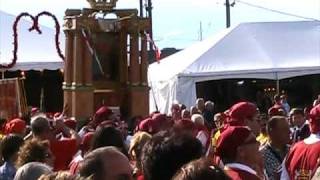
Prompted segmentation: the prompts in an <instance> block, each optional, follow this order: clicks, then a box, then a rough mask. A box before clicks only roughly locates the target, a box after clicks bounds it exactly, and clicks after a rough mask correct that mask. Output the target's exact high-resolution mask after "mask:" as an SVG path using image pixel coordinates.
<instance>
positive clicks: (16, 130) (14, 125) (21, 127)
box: [5, 118, 26, 137]
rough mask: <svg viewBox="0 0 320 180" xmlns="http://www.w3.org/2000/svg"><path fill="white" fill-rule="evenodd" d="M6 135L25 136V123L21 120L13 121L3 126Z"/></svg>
mask: <svg viewBox="0 0 320 180" xmlns="http://www.w3.org/2000/svg"><path fill="white" fill-rule="evenodd" d="M5 132H6V134H17V135H19V136H21V137H24V136H25V134H26V122H25V121H24V120H22V119H18V118H17V119H13V120H11V121H9V122H8V123H7V124H6V126H5Z"/></svg>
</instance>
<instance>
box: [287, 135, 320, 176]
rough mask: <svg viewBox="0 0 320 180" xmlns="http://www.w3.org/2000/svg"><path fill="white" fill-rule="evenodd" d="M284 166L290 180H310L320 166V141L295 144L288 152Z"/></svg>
mask: <svg viewBox="0 0 320 180" xmlns="http://www.w3.org/2000/svg"><path fill="white" fill-rule="evenodd" d="M285 165H286V170H287V172H288V175H289V176H290V179H292V180H294V179H311V178H312V176H313V175H314V173H315V171H316V169H317V168H318V167H319V166H320V141H318V142H316V143H313V144H306V143H305V142H304V141H300V142H298V143H296V144H295V145H294V146H293V147H292V148H291V150H290V151H289V153H288V156H287V158H286V162H285Z"/></svg>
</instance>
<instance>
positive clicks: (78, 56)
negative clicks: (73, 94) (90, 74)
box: [72, 31, 84, 87]
mask: <svg viewBox="0 0 320 180" xmlns="http://www.w3.org/2000/svg"><path fill="white" fill-rule="evenodd" d="M83 45H84V41H83V38H82V36H81V32H80V31H76V32H75V39H74V51H73V52H74V54H73V57H74V63H73V82H72V86H73V87H79V86H82V85H83V73H80V71H81V70H82V66H83Z"/></svg>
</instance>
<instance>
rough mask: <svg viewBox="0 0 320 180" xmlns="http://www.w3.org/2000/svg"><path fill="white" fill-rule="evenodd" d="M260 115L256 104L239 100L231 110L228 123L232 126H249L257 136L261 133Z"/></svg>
mask: <svg viewBox="0 0 320 180" xmlns="http://www.w3.org/2000/svg"><path fill="white" fill-rule="evenodd" d="M259 121H260V115H259V111H258V108H257V106H256V105H255V104H253V103H250V102H239V103H237V104H235V105H233V106H232V107H231V108H230V111H229V118H228V119H227V124H229V125H230V126H248V127H249V128H250V130H251V131H252V133H253V134H254V135H255V136H258V135H259V133H260V123H259Z"/></svg>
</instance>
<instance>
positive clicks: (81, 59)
mask: <svg viewBox="0 0 320 180" xmlns="http://www.w3.org/2000/svg"><path fill="white" fill-rule="evenodd" d="M85 45H86V44H85V41H84V38H83V35H82V34H81V32H80V31H76V33H75V41H74V51H73V52H74V55H73V58H74V63H73V83H72V117H74V118H76V119H77V120H80V119H83V118H88V117H90V116H91V115H92V114H93V87H92V69H91V68H92V59H91V57H90V56H91V55H90V52H89V51H88V48H87V47H86V46H85Z"/></svg>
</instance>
